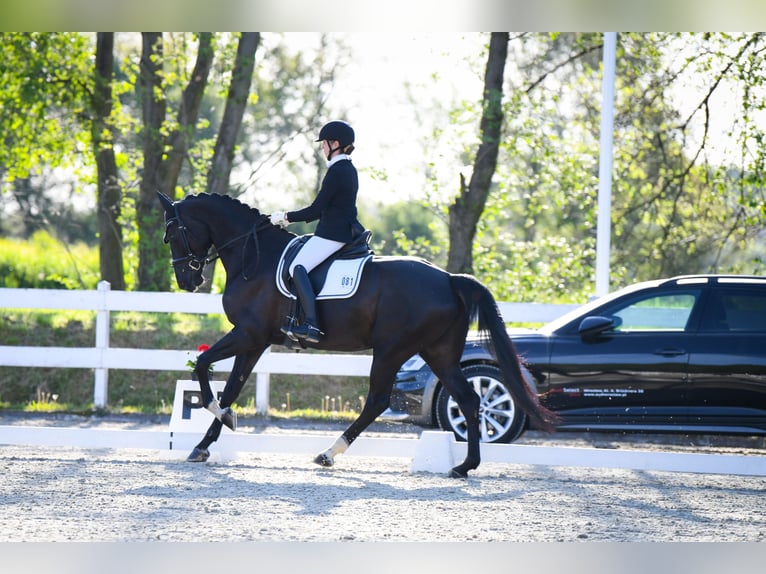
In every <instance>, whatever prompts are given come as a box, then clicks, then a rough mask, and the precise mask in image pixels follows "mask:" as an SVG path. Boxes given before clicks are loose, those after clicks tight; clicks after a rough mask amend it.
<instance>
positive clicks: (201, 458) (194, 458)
mask: <svg viewBox="0 0 766 574" xmlns="http://www.w3.org/2000/svg"><path fill="white" fill-rule="evenodd" d="M209 458H210V451H209V450H208V449H206V448H197V447H194V450H193V451H191V454H190V455H189V456H188V457H187V458H186V462H205V461H206V460H207V459H209Z"/></svg>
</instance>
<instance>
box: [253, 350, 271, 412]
mask: <svg viewBox="0 0 766 574" xmlns="http://www.w3.org/2000/svg"><path fill="white" fill-rule="evenodd" d="M269 353H271V347H269V348H268V349H266V351H264V353H263V355H261V359H263V357H266V356H268V354H269ZM270 384H271V379H270V375H269V373H268V372H266V373H256V374H255V412H256V413H258V414H259V415H267V414H269V386H270Z"/></svg>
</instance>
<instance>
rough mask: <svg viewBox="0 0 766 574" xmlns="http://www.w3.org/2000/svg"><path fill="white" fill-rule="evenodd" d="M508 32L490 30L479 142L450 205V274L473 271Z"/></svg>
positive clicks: (491, 169)
mask: <svg viewBox="0 0 766 574" xmlns="http://www.w3.org/2000/svg"><path fill="white" fill-rule="evenodd" d="M508 41H509V34H508V33H507V32H493V33H492V35H491V37H490V42H489V55H488V57H487V67H486V71H485V75H484V98H483V107H482V110H483V111H482V116H481V123H480V126H479V129H480V132H481V143H480V144H479V150H478V152H477V153H476V158H475V159H474V164H473V173H472V174H471V178H470V181H469V182H468V183H467V184H466V181H465V178H464V176H463V175H461V176H460V193H459V194H458V196H457V198H456V199H455V202H454V203H453V204H452V205H450V206H449V239H450V245H449V254H448V258H447V270H448V271H450V272H451V273H472V272H473V240H474V237H475V236H476V225H477V223H478V222H479V218H480V217H481V214H482V212H483V211H484V205H485V204H486V203H487V198H488V197H489V191H490V185H491V183H492V176H493V174H494V173H495V168H496V167H497V155H498V151H499V149H500V136H501V133H502V126H503V107H502V99H503V74H504V72H505V60H506V57H507V55H508Z"/></svg>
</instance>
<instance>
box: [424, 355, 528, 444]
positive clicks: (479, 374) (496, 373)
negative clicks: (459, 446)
mask: <svg viewBox="0 0 766 574" xmlns="http://www.w3.org/2000/svg"><path fill="white" fill-rule="evenodd" d="M463 374H465V377H466V379H468V383H469V384H470V385H471V386H472V387H473V389H474V390H475V391H476V394H478V395H479V398H480V399H481V402H480V404H479V430H480V432H481V441H482V442H490V443H491V442H494V443H508V442H512V441H514V440H516V439H517V438H519V436H521V434H522V433H523V432H524V429H525V427H526V421H527V415H526V413H525V412H524V411H523V410H522V409H520V408H519V407H518V406H517V405H516V401H514V400H513V397H512V396H511V393H510V392H509V391H508V387H506V386H505V383H503V376H502V373H501V372H500V369H498V368H497V367H495V366H494V365H471V366H469V367H466V368H465V369H463ZM436 422H437V424H438V425H439V427H440V428H441V429H442V430H445V431H449V432H452V433H454V434H455V437H456V438H457V439H458V440H462V441H464V440H466V424H465V417H464V416H463V413H462V412H461V410H460V407H459V406H458V405H457V403H456V402H455V399H453V398H452V395H450V393H449V391H448V390H447V389H446V388H444V387H443V386H442V387H441V388H440V389H439V395H438V397H437V399H436Z"/></svg>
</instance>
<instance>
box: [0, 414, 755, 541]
mask: <svg viewBox="0 0 766 574" xmlns="http://www.w3.org/2000/svg"><path fill="white" fill-rule="evenodd" d="M0 424H3V425H4V424H44V425H50V424H53V425H59V426H93V425H102V426H104V427H105V428H115V427H118V428H125V427H126V426H129V425H134V426H138V427H140V428H144V429H145V428H148V427H151V426H152V425H154V426H155V427H156V426H157V425H158V424H163V423H160V422H157V421H154V422H152V421H148V422H147V421H146V420H144V421H139V422H138V423H136V422H135V420H132V419H127V422H126V419H119V418H112V419H109V418H106V419H98V420H95V421H94V420H93V419H82V420H81V419H77V418H71V417H70V418H66V417H63V418H55V419H53V420H51V419H44V418H31V419H30V418H24V417H22V418H18V417H17V418H15V419H13V420H10V421H9V420H8V418H7V417H0ZM330 426H332V425H330ZM338 428H342V427H338ZM389 428H390V427H386V428H385V429H384V430H387V429H389ZM394 428H396V429H400V430H399V431H398V432H403V433H408V432H409V433H416V432H417V430H416V429H413V428H411V427H394ZM243 430H246V427H245V429H243ZM254 430H257V431H258V432H291V431H292V430H294V429H293V428H292V425H287V428H285V427H284V426H283V427H274V428H266V429H264V428H260V429H254ZM302 431H303V432H306V429H302ZM308 432H327V433H328V446H329V443H330V442H331V439H332V438H333V437H334V436H336V435H335V428H327V427H322V428H310V429H308ZM375 432H376V431H375V430H374V429H373V430H372V431H371V432H370V433H368V436H370V435H372V436H374V434H375ZM594 437H595V438H594ZM524 441H525V442H526V444H540V443H546V444H557V445H566V446H597V447H602V448H642V449H646V448H655V449H662V450H668V449H671V450H679V449H680V450H683V449H686V450H689V451H693V452H722V453H732V452H735V453H737V454H749V455H753V456H762V454H763V449H762V448H761V446H762V445H761V444H760V443H757V444H755V443H753V442H752V441H751V442H742V441H739V442H737V441H734V440H733V439H729V440H727V441H722V442H721V443H720V444H715V442H714V441H710V440H707V439H704V440H703V439H700V438H694V439H688V438H687V439H683V438H682V437H681V438H679V437H675V438H674V439H670V440H666V441H665V442H663V439H662V437H657V436H652V437H646V436H645V437H644V438H643V439H636V438H635V437H628V438H626V437H624V436H622V435H619V436H615V435H588V434H565V433H557V434H555V435H545V436H544V435H540V434H536V433H528V435H526V436H525V438H524ZM352 448H353V447H352ZM212 461H213V462H208V463H197V464H192V463H186V462H185V461H182V460H178V458H177V457H175V458H171V457H170V456H169V455H168V453H167V452H163V451H154V450H138V449H120V450H114V449H83V448H71V447H29V446H7V445H6V446H3V445H0V476H2V477H3V479H2V481H0V507H1V508H2V512H0V539H1V540H3V541H5V542H65V541H75V542H146V541H170V542H239V541H261V542H333V543H336V542H341V543H342V542H349V541H354V542H362V543H367V542H376V543H377V542H391V541H395V542H438V543H444V542H457V541H460V542H466V541H468V542H470V541H473V542H533V543H537V542H593V541H598V542H601V541H610V542H763V541H764V540H765V539H766V512H765V511H764V495H766V477H753V476H735V475H712V474H710V475H708V474H692V473H671V472H654V471H635V470H623V469H590V468H573V467H544V466H527V465H509V464H499V463H484V464H482V465H481V466H480V467H479V469H478V470H476V471H474V472H472V473H471V475H470V476H469V478H468V479H467V480H454V479H450V478H447V477H445V476H442V475H437V474H431V473H412V472H411V471H410V463H411V461H410V460H409V459H405V458H372V457H355V456H339V457H338V458H337V460H336V466H335V467H333V468H329V469H326V468H321V467H319V466H316V465H315V464H314V463H313V462H312V461H311V457H306V456H302V455H280V454H257V453H240V454H238V455H236V456H232V457H229V458H228V459H224V458H222V457H217V458H216V457H213V459H212Z"/></svg>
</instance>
